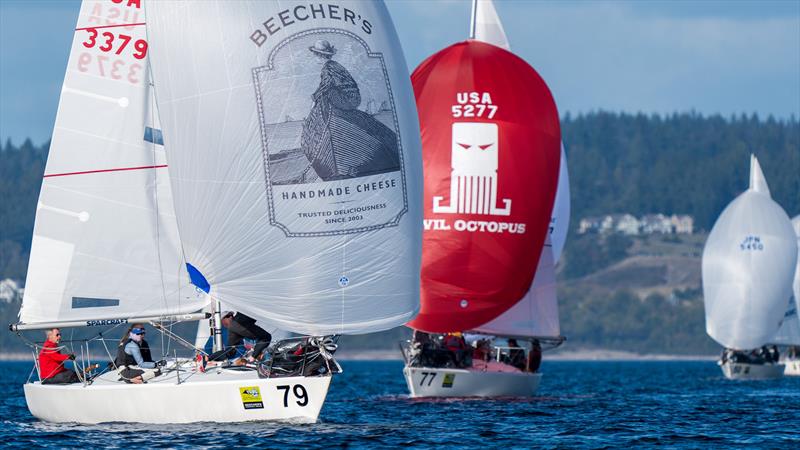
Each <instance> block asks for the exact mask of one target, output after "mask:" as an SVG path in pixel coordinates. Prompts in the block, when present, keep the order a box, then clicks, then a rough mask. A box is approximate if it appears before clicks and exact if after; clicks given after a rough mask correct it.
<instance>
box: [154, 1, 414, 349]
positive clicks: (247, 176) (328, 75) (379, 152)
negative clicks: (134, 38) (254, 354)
mask: <svg viewBox="0 0 800 450" xmlns="http://www.w3.org/2000/svg"><path fill="white" fill-rule="evenodd" d="M147 5H148V7H147V8H148V11H147V12H148V24H147V29H148V37H149V39H150V44H151V58H152V65H153V71H154V80H155V82H156V88H157V100H158V104H159V110H160V111H161V119H162V123H163V125H164V137H165V139H166V140H167V142H169V143H170V151H169V158H168V159H169V164H170V175H171V177H172V181H173V182H172V187H173V193H174V196H175V205H176V213H177V217H178V225H179V229H180V232H181V242H182V243H183V245H184V250H185V255H186V260H187V264H190V265H191V269H190V270H191V273H192V274H193V280H194V281H193V282H195V283H196V284H198V285H203V286H204V287H205V288H206V289H207V290H209V291H210V294H211V295H212V296H214V297H216V298H217V299H219V300H220V301H222V302H224V303H225V304H227V305H229V306H230V307H231V308H233V309H237V310H241V311H243V312H245V313H247V314H250V315H252V316H254V317H260V318H262V319H263V321H264V322H267V323H268V324H271V325H272V326H276V327H279V328H281V329H285V330H289V331H293V332H297V333H302V334H330V333H366V332H371V331H378V330H383V329H387V328H391V327H394V326H397V325H400V324H402V323H405V322H406V321H408V320H409V319H411V318H412V317H413V316H414V315H415V314H416V311H417V309H418V308H419V261H420V251H421V250H420V239H421V229H420V226H419V224H420V222H421V205H420V197H421V192H422V187H421V178H422V173H421V158H420V142H419V139H420V137H419V127H418V119H417V114H416V108H415V105H414V98H413V93H412V91H411V85H410V82H409V79H408V72H407V69H406V63H405V60H404V57H403V54H402V50H401V48H400V43H399V40H398V38H397V36H396V33H395V30H394V25H393V24H392V21H391V19H390V17H389V14H388V11H387V10H386V8H385V6H384V5H383V4H382V3H381V2H369V3H367V2H360V1H339V2H336V3H335V4H334V3H330V4H327V3H325V4H319V5H317V4H310V3H308V2H290V1H282V2H262V1H240V2H233V3H232V2H223V1H157V2H150V3H148V4H147Z"/></svg>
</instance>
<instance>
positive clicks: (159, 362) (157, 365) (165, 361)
mask: <svg viewBox="0 0 800 450" xmlns="http://www.w3.org/2000/svg"><path fill="white" fill-rule="evenodd" d="M166 365H167V360H166V359H162V360H160V361H158V362H157V363H156V367H164V366H166Z"/></svg>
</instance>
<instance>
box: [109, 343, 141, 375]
mask: <svg viewBox="0 0 800 450" xmlns="http://www.w3.org/2000/svg"><path fill="white" fill-rule="evenodd" d="M128 342H136V341H133V340H132V339H131V338H128V339H125V340H124V341H123V342H122V343H121V344H119V346H118V347H117V357H116V358H114V365H115V366H117V367H118V368H119V367H125V366H135V365H136V360H135V359H134V358H133V356H131V355H129V354H127V353H125V346H126V345H128ZM136 345H139V344H138V343H137V344H136Z"/></svg>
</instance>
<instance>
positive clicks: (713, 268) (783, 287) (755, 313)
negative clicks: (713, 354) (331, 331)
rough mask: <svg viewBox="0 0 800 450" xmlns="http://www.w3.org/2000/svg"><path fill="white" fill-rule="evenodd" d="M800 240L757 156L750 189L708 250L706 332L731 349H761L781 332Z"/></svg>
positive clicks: (718, 226)
mask: <svg viewBox="0 0 800 450" xmlns="http://www.w3.org/2000/svg"><path fill="white" fill-rule="evenodd" d="M796 263H797V238H796V236H795V233H794V230H793V229H792V225H791V222H790V221H789V217H788V216H787V215H786V212H784V210H783V209H782V208H781V207H780V206H779V205H778V204H777V203H775V202H774V201H773V200H772V198H771V197H770V194H769V188H768V187H767V183H766V180H765V179H764V175H763V173H762V172H761V167H760V166H759V164H758V160H756V158H755V156H751V161H750V188H749V189H748V190H747V191H745V192H744V193H742V194H741V195H739V196H738V197H736V199H734V200H733V201H732V202H731V203H730V204H729V205H728V206H727V207H726V208H725V210H724V211H722V214H720V216H719V218H718V219H717V222H716V223H715V224H714V227H713V228H712V230H711V233H710V234H709V236H708V240H707V241H706V245H705V248H704V249H703V261H702V270H703V296H704V302H705V313H706V332H707V333H708V335H709V336H711V337H712V338H713V339H714V340H716V341H717V342H719V343H720V344H722V345H723V346H725V347H727V348H733V349H739V350H746V349H752V348H756V347H760V346H762V345H764V344H765V343H767V342H769V340H770V339H771V338H772V337H773V335H774V334H775V333H776V332H777V330H778V327H779V325H780V323H781V320H782V318H783V316H784V314H785V312H786V302H787V301H788V299H789V298H790V297H791V295H792V293H791V290H792V278H793V276H794V271H795V265H796Z"/></svg>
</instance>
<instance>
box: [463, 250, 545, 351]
mask: <svg viewBox="0 0 800 450" xmlns="http://www.w3.org/2000/svg"><path fill="white" fill-rule="evenodd" d="M554 267H555V263H554V262H553V251H552V246H551V244H550V238H549V237H548V238H547V241H546V242H545V246H544V248H543V249H542V256H541V258H539V266H538V267H537V268H536V277H535V279H534V281H533V284H531V288H530V290H529V291H528V292H527V293H526V294H525V296H524V297H522V299H521V300H520V301H519V302H517V303H516V304H514V306H512V307H511V308H509V309H508V310H506V311H505V312H504V313H502V314H500V315H499V316H498V317H496V318H494V319H493V320H491V321H490V322H488V323H486V324H484V325H481V326H480V327H478V328H477V329H475V330H474V331H476V332H478V333H484V334H493V335H499V336H517V337H526V336H535V337H557V336H560V335H561V326H560V325H559V321H558V301H557V300H556V274H555V269H554Z"/></svg>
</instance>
